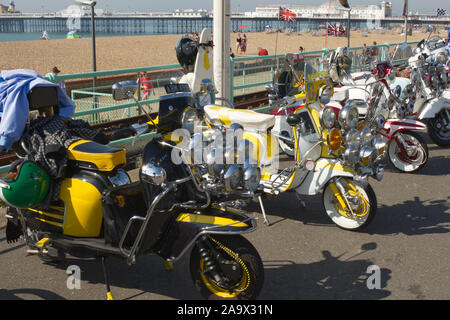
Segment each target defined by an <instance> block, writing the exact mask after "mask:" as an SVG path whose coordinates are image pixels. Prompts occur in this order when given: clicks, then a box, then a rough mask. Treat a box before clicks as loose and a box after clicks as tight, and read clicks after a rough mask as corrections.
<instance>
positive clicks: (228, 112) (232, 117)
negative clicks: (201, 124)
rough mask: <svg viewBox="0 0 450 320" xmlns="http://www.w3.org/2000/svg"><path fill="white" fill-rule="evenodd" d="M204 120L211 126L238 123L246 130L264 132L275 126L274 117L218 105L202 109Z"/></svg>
mask: <svg viewBox="0 0 450 320" xmlns="http://www.w3.org/2000/svg"><path fill="white" fill-rule="evenodd" d="M204 111H205V116H206V120H207V121H208V122H209V123H210V124H212V125H223V126H230V125H231V124H233V123H239V124H240V125H242V126H243V127H244V129H246V130H252V131H257V132H265V131H267V130H269V129H270V128H272V127H273V126H274V125H275V116H273V115H268V114H263V113H259V112H255V111H251V110H237V109H231V108H227V107H222V106H218V105H208V106H205V108H204Z"/></svg>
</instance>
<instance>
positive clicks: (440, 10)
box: [437, 8, 447, 17]
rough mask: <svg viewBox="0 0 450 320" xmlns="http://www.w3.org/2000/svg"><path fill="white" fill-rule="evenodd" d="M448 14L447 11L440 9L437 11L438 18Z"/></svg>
mask: <svg viewBox="0 0 450 320" xmlns="http://www.w3.org/2000/svg"><path fill="white" fill-rule="evenodd" d="M446 14H447V10H445V9H440V8H438V9H437V16H438V17H439V16H445V15H446Z"/></svg>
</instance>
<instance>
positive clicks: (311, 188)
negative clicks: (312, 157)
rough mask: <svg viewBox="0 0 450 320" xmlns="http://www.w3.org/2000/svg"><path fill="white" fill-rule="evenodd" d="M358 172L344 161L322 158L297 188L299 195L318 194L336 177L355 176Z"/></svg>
mask: <svg viewBox="0 0 450 320" xmlns="http://www.w3.org/2000/svg"><path fill="white" fill-rule="evenodd" d="M355 176H356V172H355V171H354V170H353V169H352V168H349V167H346V166H344V165H343V164H342V161H340V160H335V159H325V158H322V159H320V160H318V161H317V162H316V167H315V169H314V171H311V172H309V173H308V175H307V177H306V178H305V180H304V181H303V183H302V184H301V185H300V186H299V187H298V188H297V189H295V192H297V193H298V194H299V195H316V194H318V193H319V192H320V191H321V190H323V188H325V186H326V184H327V183H328V181H330V179H332V178H334V177H349V178H354V177H355Z"/></svg>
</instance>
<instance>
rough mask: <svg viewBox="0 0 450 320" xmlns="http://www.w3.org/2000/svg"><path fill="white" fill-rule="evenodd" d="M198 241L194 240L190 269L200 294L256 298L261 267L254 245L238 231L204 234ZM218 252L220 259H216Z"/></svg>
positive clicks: (259, 285)
mask: <svg viewBox="0 0 450 320" xmlns="http://www.w3.org/2000/svg"><path fill="white" fill-rule="evenodd" d="M199 241H203V243H202V244H200V243H199V242H197V243H196V245H195V246H194V248H193V249H192V252H191V258H190V271H191V276H192V280H193V281H194V285H195V288H196V289H197V290H198V291H199V292H200V294H201V295H202V296H203V297H204V298H206V299H209V300H225V299H233V300H253V299H256V298H257V296H258V295H259V292H260V291H261V289H262V286H263V282H264V267H263V263H262V260H261V258H260V256H259V254H258V251H257V250H256V249H255V247H253V245H252V244H251V243H250V242H249V241H248V240H247V239H245V238H244V237H242V236H240V235H233V236H221V235H214V236H207V239H203V240H202V239H200V240H199ZM205 241H208V242H209V244H206V245H205V243H204V242H205ZM217 254H218V255H219V256H220V258H222V259H223V261H221V262H220V261H218V260H220V258H219V259H217ZM217 275H219V277H217Z"/></svg>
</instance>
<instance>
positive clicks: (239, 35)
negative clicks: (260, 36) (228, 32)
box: [236, 33, 242, 53]
mask: <svg viewBox="0 0 450 320" xmlns="http://www.w3.org/2000/svg"><path fill="white" fill-rule="evenodd" d="M241 43H242V38H241V34H240V33H239V34H238V37H237V38H236V53H239V49H240V48H241Z"/></svg>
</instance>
